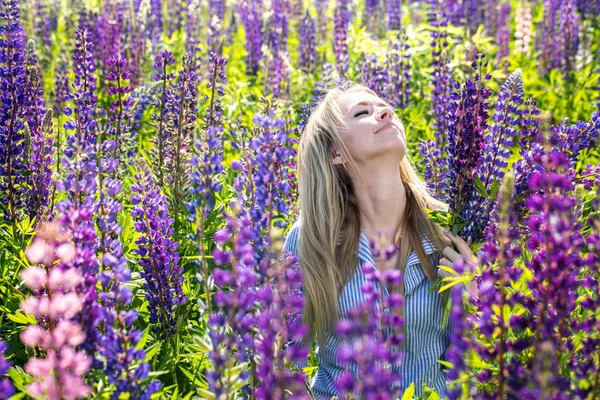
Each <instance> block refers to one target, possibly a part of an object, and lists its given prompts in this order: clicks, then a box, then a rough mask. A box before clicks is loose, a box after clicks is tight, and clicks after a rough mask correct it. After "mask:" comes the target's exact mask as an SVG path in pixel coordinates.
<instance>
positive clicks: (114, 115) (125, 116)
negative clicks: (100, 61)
mask: <svg viewBox="0 0 600 400" xmlns="http://www.w3.org/2000/svg"><path fill="white" fill-rule="evenodd" d="M106 66H107V67H108V68H109V69H110V72H109V73H108V74H107V75H106V80H107V81H109V82H114V86H111V87H110V88H109V89H108V94H109V95H111V96H116V99H115V100H114V101H113V102H112V104H111V105H110V110H109V114H110V117H109V119H108V122H109V124H110V127H109V128H108V130H107V137H108V138H110V140H112V141H114V146H113V153H112V158H114V160H115V161H116V162H118V164H120V165H123V164H124V161H125V160H126V159H127V158H130V159H131V158H133V156H134V155H135V151H136V150H137V149H136V146H135V144H134V145H132V143H136V140H135V136H133V135H132V130H131V126H130V124H129V120H130V119H131V115H130V113H131V106H132V100H131V98H130V96H128V94H129V93H130V92H131V91H132V88H131V86H129V85H127V84H126V83H125V81H127V80H128V79H130V78H131V72H130V71H129V61H128V60H127V59H126V58H123V56H122V55H121V54H120V53H116V54H114V55H113V56H112V57H110V58H109V59H108V60H107V61H106ZM117 175H120V174H117V170H115V171H114V172H113V178H115V177H116V176H117Z"/></svg>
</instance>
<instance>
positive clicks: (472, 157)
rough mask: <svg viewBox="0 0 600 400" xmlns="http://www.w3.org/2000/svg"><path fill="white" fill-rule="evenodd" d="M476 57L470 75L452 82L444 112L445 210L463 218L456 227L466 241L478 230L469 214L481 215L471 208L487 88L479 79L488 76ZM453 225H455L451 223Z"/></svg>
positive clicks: (476, 237)
mask: <svg viewBox="0 0 600 400" xmlns="http://www.w3.org/2000/svg"><path fill="white" fill-rule="evenodd" d="M478 58H479V61H477V62H474V63H473V64H472V67H473V68H478V72H477V73H476V74H475V77H474V78H473V79H468V80H467V81H466V82H465V83H464V84H463V85H459V84H458V83H455V89H456V90H457V91H456V92H454V93H452V100H453V101H452V102H451V104H450V106H449V113H448V159H447V163H448V182H449V183H450V184H449V185H448V206H449V211H450V212H451V213H452V214H453V215H455V216H456V218H459V217H458V216H460V217H462V218H464V219H462V220H463V221H466V222H468V223H467V225H463V226H462V227H461V229H460V230H459V231H458V234H459V235H460V236H461V237H463V238H464V239H465V241H466V242H467V243H472V242H474V241H478V240H480V237H481V236H480V235H481V233H480V232H477V231H475V230H474V229H473V227H474V225H473V222H474V221H472V220H471V218H472V217H473V216H475V215H478V216H479V215H481V210H476V209H474V207H475V205H476V204H477V197H478V193H477V191H476V182H475V175H474V173H475V172H476V170H477V167H478V163H480V160H481V159H482V156H483V146H484V143H485V139H484V132H485V130H486V129H487V120H488V117H489V116H488V111H487V110H488V108H489V105H488V103H487V99H488V98H489V97H490V95H491V91H490V90H489V89H486V88H485V87H483V81H482V79H485V80H489V79H490V78H491V76H490V75H489V74H488V75H486V76H482V75H481V74H482V72H481V71H482V68H483V67H484V66H486V65H487V62H485V63H484V61H483V58H484V55H483V54H482V55H481V56H480V57H478ZM453 229H455V227H453Z"/></svg>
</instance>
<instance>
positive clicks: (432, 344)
mask: <svg viewBox="0 0 600 400" xmlns="http://www.w3.org/2000/svg"><path fill="white" fill-rule="evenodd" d="M299 230H300V220H298V221H296V223H295V224H294V225H293V226H292V228H291V229H290V232H289V233H288V236H287V238H286V241H285V245H284V249H285V250H287V251H288V252H290V253H292V254H294V255H296V256H297V255H298V238H299ZM421 238H422V243H423V248H424V250H425V253H426V254H427V258H428V259H429V262H430V263H431V265H434V266H435V265H438V261H439V260H440V258H441V256H442V254H441V253H440V252H438V251H436V250H435V248H434V246H433V244H432V243H431V242H430V241H429V240H428V239H427V237H426V236H425V235H422V236H421ZM358 258H359V265H357V266H356V269H355V271H354V273H353V275H352V276H351V277H350V279H349V281H348V283H347V284H346V286H345V287H344V289H343V291H342V293H341V294H340V295H339V299H338V304H339V315H340V317H341V318H343V317H344V316H345V315H346V313H347V312H348V311H349V310H351V309H353V308H355V307H357V306H358V305H359V304H361V303H362V302H363V301H364V300H363V294H362V292H361V290H360V289H361V287H362V285H363V284H364V283H365V282H366V281H367V279H366V277H365V275H364V274H363V272H362V269H361V268H360V267H361V266H362V265H363V264H364V263H369V264H371V265H373V266H374V267H376V265H375V261H374V260H373V256H372V254H371V249H370V246H369V241H368V239H367V236H366V235H365V233H364V232H363V231H362V230H361V232H360V243H359V250H358ZM431 285H432V284H431V282H430V281H429V279H428V278H427V275H425V271H424V270H423V267H422V266H421V263H420V261H419V258H418V257H417V254H416V252H415V251H413V252H412V253H411V254H410V256H409V258H408V260H407V263H406V271H405V274H404V286H405V295H404V304H405V315H404V326H405V329H406V336H407V339H406V340H407V342H406V347H405V350H404V357H403V360H402V363H400V364H399V365H396V366H393V368H399V369H400V371H399V372H400V374H401V375H402V380H403V382H401V386H400V387H401V390H402V391H404V390H405V389H406V388H408V387H409V386H410V384H411V382H414V384H415V395H416V396H421V395H422V386H421V384H425V385H427V386H428V387H430V388H433V389H435V390H436V392H437V393H438V394H439V395H440V397H441V398H445V396H446V375H445V372H444V371H443V370H442V368H443V367H442V365H441V364H440V363H438V362H437V360H445V358H444V352H445V350H446V348H447V347H448V345H449V332H450V330H451V329H452V323H451V321H449V323H448V326H447V327H446V329H444V330H442V329H441V328H440V326H441V321H442V296H441V295H439V294H437V293H436V292H435V291H434V292H432V293H427V291H428V290H429V289H430V288H431ZM382 289H383V293H384V296H388V295H389V294H388V291H387V288H386V287H385V285H383V288H382ZM384 312H389V310H387V309H384ZM327 335H328V336H327V337H326V339H325V346H326V348H325V349H320V348H319V347H318V346H317V351H316V357H317V360H318V361H319V367H318V369H317V371H316V373H315V375H314V377H313V380H312V382H311V383H310V385H311V388H312V390H313V393H314V394H315V395H316V396H317V398H318V399H330V398H331V397H332V396H339V392H338V391H337V389H336V388H335V386H334V382H335V380H336V379H337V378H338V377H339V376H340V375H341V374H342V372H343V371H344V369H345V368H349V369H350V370H351V371H352V372H353V373H354V375H355V376H358V375H359V371H358V365H349V366H345V368H344V367H342V366H340V365H339V364H337V363H336V360H337V359H338V357H337V352H338V350H339V349H340V347H341V345H342V344H343V343H344V342H343V339H342V338H341V337H339V336H338V335H336V334H335V332H333V331H329V332H328V333H327ZM307 364H308V361H307V360H305V361H303V362H302V363H298V364H296V365H297V366H298V367H299V368H304V367H306V366H307Z"/></svg>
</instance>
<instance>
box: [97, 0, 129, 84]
mask: <svg viewBox="0 0 600 400" xmlns="http://www.w3.org/2000/svg"><path fill="white" fill-rule="evenodd" d="M123 13H124V10H123V5H122V4H121V3H118V2H115V3H109V4H106V5H105V6H104V7H103V9H102V10H101V12H100V15H98V16H97V17H96V18H95V20H94V25H93V28H92V29H93V31H94V37H93V39H94V51H95V54H96V60H98V67H99V69H100V76H107V75H108V74H109V71H110V70H111V69H112V68H111V67H112V65H110V64H109V63H108V61H109V60H110V59H111V58H113V57H114V55H115V53H118V52H119V47H120V43H121V42H122V40H123V39H122V37H121V36H122V35H123V33H122V32H121V31H122V27H123V19H124V18H123ZM113 65H114V64H113ZM100 82H101V84H103V83H104V82H103V81H100Z"/></svg>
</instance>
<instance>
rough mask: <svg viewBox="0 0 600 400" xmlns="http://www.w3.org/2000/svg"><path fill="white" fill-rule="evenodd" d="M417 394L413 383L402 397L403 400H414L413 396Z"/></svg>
mask: <svg viewBox="0 0 600 400" xmlns="http://www.w3.org/2000/svg"><path fill="white" fill-rule="evenodd" d="M414 394H415V383H414V382H411V383H410V386H409V387H408V388H406V390H405V391H404V394H403V395H402V400H412V398H413V395H414Z"/></svg>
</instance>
